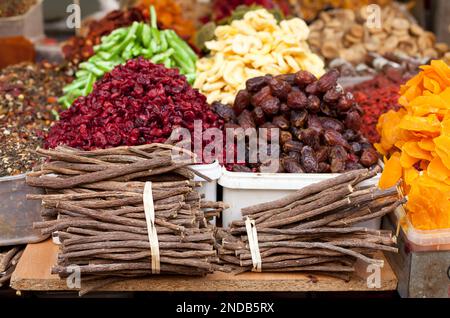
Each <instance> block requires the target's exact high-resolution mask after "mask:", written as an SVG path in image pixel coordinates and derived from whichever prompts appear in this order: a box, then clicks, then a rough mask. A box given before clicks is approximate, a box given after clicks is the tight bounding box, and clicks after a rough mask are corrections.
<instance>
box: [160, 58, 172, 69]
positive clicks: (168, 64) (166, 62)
mask: <svg viewBox="0 0 450 318" xmlns="http://www.w3.org/2000/svg"><path fill="white" fill-rule="evenodd" d="M162 64H164V66H165V67H167V68H171V67H172V64H173V62H172V59H170V57H168V58H165V59H164V60H163V61H162Z"/></svg>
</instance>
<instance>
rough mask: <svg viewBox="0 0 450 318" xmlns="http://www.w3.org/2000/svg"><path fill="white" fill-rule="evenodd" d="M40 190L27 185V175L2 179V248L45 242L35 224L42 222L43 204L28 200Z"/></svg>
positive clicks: (0, 234)
mask: <svg viewBox="0 0 450 318" xmlns="http://www.w3.org/2000/svg"><path fill="white" fill-rule="evenodd" d="M28 193H35V194H40V193H42V190H41V189H39V188H32V187H29V186H28V185H27V184H26V183H25V174H20V175H17V176H11V177H2V178H0V202H1V204H0V246H7V245H17V244H27V243H36V242H40V241H42V240H44V239H45V238H46V236H42V235H41V234H40V232H39V231H36V230H33V222H36V221H41V202H40V201H39V200H35V201H31V200H27V199H26V195H27V194H28Z"/></svg>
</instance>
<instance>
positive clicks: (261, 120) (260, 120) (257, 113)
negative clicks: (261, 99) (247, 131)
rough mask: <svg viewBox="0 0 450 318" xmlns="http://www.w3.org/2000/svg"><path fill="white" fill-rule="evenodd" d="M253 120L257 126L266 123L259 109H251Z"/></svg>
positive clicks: (262, 112) (261, 110)
mask: <svg viewBox="0 0 450 318" xmlns="http://www.w3.org/2000/svg"><path fill="white" fill-rule="evenodd" d="M253 119H254V120H255V123H256V125H258V126H260V125H263V124H264V123H265V122H266V116H265V114H264V111H263V109H262V108H261V107H255V108H254V109H253Z"/></svg>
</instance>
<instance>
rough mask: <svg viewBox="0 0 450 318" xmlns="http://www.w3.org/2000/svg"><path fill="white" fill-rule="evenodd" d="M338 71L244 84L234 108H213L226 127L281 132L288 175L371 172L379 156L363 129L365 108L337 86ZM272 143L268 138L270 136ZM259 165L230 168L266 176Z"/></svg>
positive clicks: (283, 168)
mask: <svg viewBox="0 0 450 318" xmlns="http://www.w3.org/2000/svg"><path fill="white" fill-rule="evenodd" d="M338 77H339V72H338V71H337V70H331V71H329V72H328V73H326V74H324V75H323V76H322V77H321V78H320V79H317V78H316V77H315V76H314V75H312V74H311V73H309V72H306V71H300V72H298V73H295V74H287V75H278V76H271V75H266V76H260V77H255V78H252V79H250V80H248V81H247V82H246V89H244V90H241V91H239V93H238V94H237V96H236V99H235V102H234V105H233V111H234V112H233V114H231V113H230V110H227V108H226V105H219V104H218V103H214V104H213V108H214V110H215V111H216V113H217V114H219V115H220V116H221V117H222V118H223V119H224V120H225V122H226V124H225V128H238V127H242V128H244V129H246V128H278V129H280V133H279V135H280V140H279V143H280V146H281V154H280V159H281V161H280V165H279V166H280V169H279V171H278V172H289V173H303V172H306V173H329V172H333V173H338V172H343V171H347V170H354V169H360V168H364V167H372V166H374V165H376V164H377V161H378V154H377V152H376V150H375V149H374V148H373V147H372V145H371V144H370V143H369V142H368V141H367V139H366V138H364V137H363V136H362V135H361V134H360V132H359V129H360V127H361V124H362V120H361V113H362V112H361V109H360V108H359V107H358V105H357V104H356V103H355V101H354V99H353V96H352V94H350V93H346V92H345V91H344V90H343V89H342V87H341V86H339V85H338V84H337V79H338ZM266 138H267V139H268V141H271V140H270V138H271V137H270V136H266ZM263 167H264V165H262V164H261V163H255V164H251V163H249V164H247V165H227V169H230V170H233V171H248V172H255V171H262V170H263V169H262V168H263Z"/></svg>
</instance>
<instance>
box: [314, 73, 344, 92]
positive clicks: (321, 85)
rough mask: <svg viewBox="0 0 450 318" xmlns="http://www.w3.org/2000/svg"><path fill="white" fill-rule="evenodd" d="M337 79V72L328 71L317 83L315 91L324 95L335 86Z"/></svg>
mask: <svg viewBox="0 0 450 318" xmlns="http://www.w3.org/2000/svg"><path fill="white" fill-rule="evenodd" d="M338 78H339V71H338V70H336V69H332V70H329V71H328V72H326V73H325V74H324V75H322V77H321V78H320V79H319V80H318V81H317V89H318V91H319V92H322V93H325V92H326V91H328V90H330V89H332V88H333V87H335V86H336V83H337V79H338Z"/></svg>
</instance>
